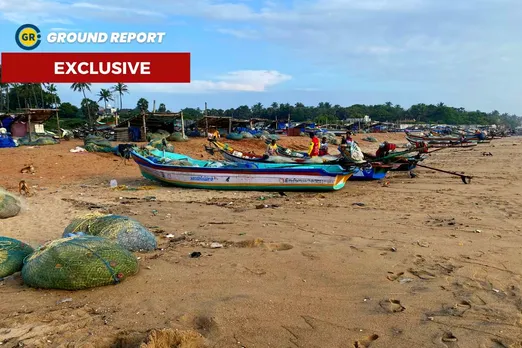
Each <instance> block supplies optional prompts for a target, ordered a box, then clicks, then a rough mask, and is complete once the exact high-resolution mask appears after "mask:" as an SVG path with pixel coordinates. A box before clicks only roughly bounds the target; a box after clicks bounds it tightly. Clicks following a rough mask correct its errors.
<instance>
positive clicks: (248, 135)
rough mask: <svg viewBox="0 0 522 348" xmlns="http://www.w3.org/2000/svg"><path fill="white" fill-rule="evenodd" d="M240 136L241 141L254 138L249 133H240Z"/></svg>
mask: <svg viewBox="0 0 522 348" xmlns="http://www.w3.org/2000/svg"><path fill="white" fill-rule="evenodd" d="M241 135H242V136H243V139H252V138H253V137H254V136H253V135H252V134H250V133H249V132H241Z"/></svg>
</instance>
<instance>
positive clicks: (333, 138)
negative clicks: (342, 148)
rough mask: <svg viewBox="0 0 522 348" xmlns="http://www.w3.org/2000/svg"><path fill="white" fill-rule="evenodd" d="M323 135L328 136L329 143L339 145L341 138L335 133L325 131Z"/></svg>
mask: <svg viewBox="0 0 522 348" xmlns="http://www.w3.org/2000/svg"><path fill="white" fill-rule="evenodd" d="M323 136H324V137H325V138H326V140H327V141H328V143H329V144H332V145H339V140H338V139H337V137H336V136H335V134H334V133H331V132H328V133H325V134H324V135H323Z"/></svg>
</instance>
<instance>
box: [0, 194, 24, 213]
mask: <svg viewBox="0 0 522 348" xmlns="http://www.w3.org/2000/svg"><path fill="white" fill-rule="evenodd" d="M21 209H22V206H21V205H20V201H19V200H18V198H16V197H15V196H13V195H11V194H10V193H8V192H7V191H5V190H3V189H1V188H0V219H7V218H10V217H13V216H16V215H18V213H20V210H21Z"/></svg>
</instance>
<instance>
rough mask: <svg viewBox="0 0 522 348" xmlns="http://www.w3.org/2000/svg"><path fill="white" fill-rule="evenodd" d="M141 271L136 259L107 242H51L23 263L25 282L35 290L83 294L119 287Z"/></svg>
mask: <svg viewBox="0 0 522 348" xmlns="http://www.w3.org/2000/svg"><path fill="white" fill-rule="evenodd" d="M138 270H139V263H138V259H137V258H136V256H134V255H133V254H132V253H131V252H129V251H128V250H125V249H124V248H123V247H121V246H120V245H118V244H116V243H114V242H113V241H110V240H108V239H106V238H102V237H96V236H83V237H70V238H63V239H58V240H55V241H52V242H49V243H47V244H45V245H44V246H42V247H41V248H39V249H38V250H36V251H35V252H34V253H32V254H31V255H30V256H29V257H27V258H26V259H25V261H24V266H23V268H22V278H23V280H24V283H25V284H26V285H28V286H31V287H34V288H42V289H62V290H81V289H87V288H93V287H97V286H105V285H110V284H118V283H120V282H121V281H123V280H124V279H125V278H127V277H129V276H131V275H134V274H136V273H137V272H138Z"/></svg>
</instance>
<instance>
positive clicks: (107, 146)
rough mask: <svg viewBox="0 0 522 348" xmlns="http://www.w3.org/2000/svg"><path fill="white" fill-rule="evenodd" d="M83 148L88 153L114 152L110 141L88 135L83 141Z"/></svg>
mask: <svg viewBox="0 0 522 348" xmlns="http://www.w3.org/2000/svg"><path fill="white" fill-rule="evenodd" d="M83 145H84V146H83V147H84V148H85V150H87V151H89V152H114V147H113V146H112V145H111V143H110V141H108V140H107V139H105V138H102V137H97V136H95V135H88V136H86V137H85V139H84V140H83Z"/></svg>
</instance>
